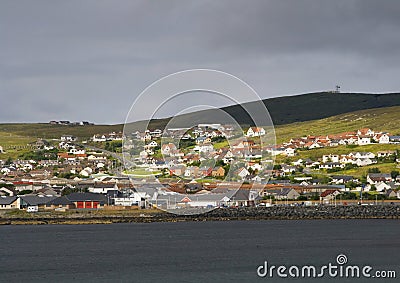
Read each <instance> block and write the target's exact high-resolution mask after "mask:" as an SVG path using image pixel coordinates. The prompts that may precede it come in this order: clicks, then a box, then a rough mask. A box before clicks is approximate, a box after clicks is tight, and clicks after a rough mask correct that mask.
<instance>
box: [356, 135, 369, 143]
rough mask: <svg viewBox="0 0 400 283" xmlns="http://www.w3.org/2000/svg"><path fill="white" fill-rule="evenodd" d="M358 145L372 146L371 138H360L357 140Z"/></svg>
mask: <svg viewBox="0 0 400 283" xmlns="http://www.w3.org/2000/svg"><path fill="white" fill-rule="evenodd" d="M357 144H358V145H367V144H371V137H368V136H359V137H358V140H357Z"/></svg>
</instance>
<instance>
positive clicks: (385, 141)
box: [374, 134, 390, 144]
mask: <svg viewBox="0 0 400 283" xmlns="http://www.w3.org/2000/svg"><path fill="white" fill-rule="evenodd" d="M374 140H376V141H377V142H379V143H383V144H388V143H389V142H390V138H389V135H388V134H377V135H375V137H374Z"/></svg>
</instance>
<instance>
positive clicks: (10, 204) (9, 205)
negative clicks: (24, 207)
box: [0, 196, 20, 210]
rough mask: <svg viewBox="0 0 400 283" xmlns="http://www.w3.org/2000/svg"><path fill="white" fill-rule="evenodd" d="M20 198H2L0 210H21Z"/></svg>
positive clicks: (0, 199)
mask: <svg viewBox="0 0 400 283" xmlns="http://www.w3.org/2000/svg"><path fill="white" fill-rule="evenodd" d="M19 205H20V204H19V198H18V197H17V196H0V210H2V209H19Z"/></svg>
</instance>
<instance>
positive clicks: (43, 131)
mask: <svg viewBox="0 0 400 283" xmlns="http://www.w3.org/2000/svg"><path fill="white" fill-rule="evenodd" d="M122 129H123V125H87V126H64V125H50V124H44V123H43V124H42V123H38V124H0V133H3V135H7V134H10V133H12V134H14V135H17V136H25V137H31V138H38V137H40V138H45V139H56V138H60V137H61V136H62V135H66V134H68V135H74V136H77V137H80V138H88V137H91V136H93V135H94V134H100V133H110V132H113V131H115V132H119V131H122ZM0 136H1V135H0ZM0 143H1V142H0Z"/></svg>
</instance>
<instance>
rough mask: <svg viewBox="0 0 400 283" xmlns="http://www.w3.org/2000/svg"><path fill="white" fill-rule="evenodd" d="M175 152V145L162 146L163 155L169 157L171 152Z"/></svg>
mask: <svg viewBox="0 0 400 283" xmlns="http://www.w3.org/2000/svg"><path fill="white" fill-rule="evenodd" d="M174 150H176V146H175V145H174V144H173V143H167V144H163V145H162V146H161V153H162V154H163V155H169V154H170V152H171V151H174Z"/></svg>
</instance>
